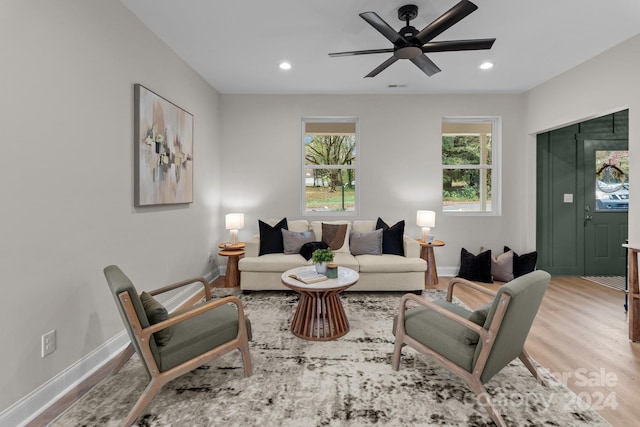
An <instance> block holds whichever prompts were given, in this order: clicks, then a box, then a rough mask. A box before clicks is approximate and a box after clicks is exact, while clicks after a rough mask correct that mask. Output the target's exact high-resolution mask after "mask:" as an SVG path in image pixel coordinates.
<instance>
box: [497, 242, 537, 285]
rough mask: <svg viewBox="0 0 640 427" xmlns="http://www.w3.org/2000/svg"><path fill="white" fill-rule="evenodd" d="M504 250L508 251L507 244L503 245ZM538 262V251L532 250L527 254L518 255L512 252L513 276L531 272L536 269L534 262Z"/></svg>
mask: <svg viewBox="0 0 640 427" xmlns="http://www.w3.org/2000/svg"><path fill="white" fill-rule="evenodd" d="M504 250H505V252H508V251H510V250H511V249H509V247H508V246H505V247H504ZM537 262H538V252H536V251H533V252H529V253H528V254H522V255H518V254H517V253H515V252H513V277H514V278H516V277H520V276H524V275H525V274H528V273H531V272H532V271H534V270H535V269H536V263H537Z"/></svg>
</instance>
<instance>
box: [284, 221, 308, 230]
mask: <svg viewBox="0 0 640 427" xmlns="http://www.w3.org/2000/svg"><path fill="white" fill-rule="evenodd" d="M287 229H288V230H289V231H298V232H303V231H310V230H309V221H307V220H306V219H294V220H291V219H287Z"/></svg>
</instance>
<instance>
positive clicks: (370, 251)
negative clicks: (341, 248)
mask: <svg viewBox="0 0 640 427" xmlns="http://www.w3.org/2000/svg"><path fill="white" fill-rule="evenodd" d="M349 249H350V250H351V254H352V255H382V229H380V230H375V231H368V232H364V233H363V232H358V231H354V232H352V233H351V236H349Z"/></svg>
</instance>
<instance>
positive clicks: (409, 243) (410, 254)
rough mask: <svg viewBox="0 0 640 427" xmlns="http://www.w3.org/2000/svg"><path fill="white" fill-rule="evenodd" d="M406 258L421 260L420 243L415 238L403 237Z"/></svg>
mask: <svg viewBox="0 0 640 427" xmlns="http://www.w3.org/2000/svg"><path fill="white" fill-rule="evenodd" d="M403 242H404V256H405V257H407V258H420V243H418V241H417V240H416V239H414V238H411V237H409V236H407V235H406V234H405V235H404V236H403Z"/></svg>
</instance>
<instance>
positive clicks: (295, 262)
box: [238, 254, 307, 273]
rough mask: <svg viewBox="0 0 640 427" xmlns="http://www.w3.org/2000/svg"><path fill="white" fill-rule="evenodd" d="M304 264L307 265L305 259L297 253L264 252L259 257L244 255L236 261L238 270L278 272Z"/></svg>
mask: <svg viewBox="0 0 640 427" xmlns="http://www.w3.org/2000/svg"><path fill="white" fill-rule="evenodd" d="M304 265H307V260H305V259H304V258H303V257H302V255H299V254H291V255H285V254H266V255H261V256H259V257H244V258H242V259H241V260H240V261H239V263H238V267H239V269H240V271H276V272H280V273H282V272H284V271H286V270H289V269H291V268H296V267H302V266H304Z"/></svg>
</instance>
